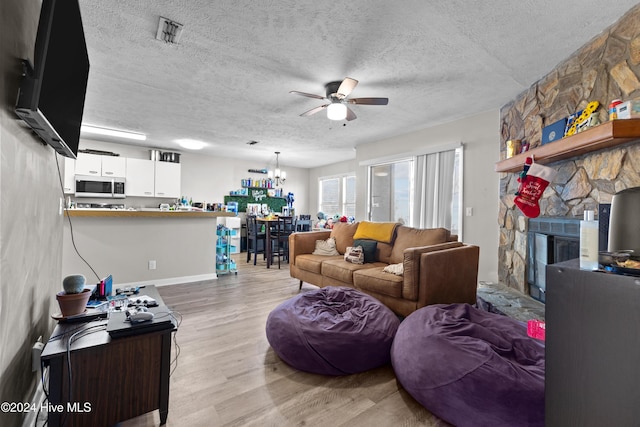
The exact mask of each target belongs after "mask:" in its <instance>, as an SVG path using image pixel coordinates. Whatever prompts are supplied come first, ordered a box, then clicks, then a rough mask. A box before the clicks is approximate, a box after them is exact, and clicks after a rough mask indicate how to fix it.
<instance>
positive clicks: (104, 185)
mask: <svg viewBox="0 0 640 427" xmlns="http://www.w3.org/2000/svg"><path fill="white" fill-rule="evenodd" d="M124 184H125V179H124V178H118V177H113V178H112V177H106V176H91V175H76V197H106V198H109V199H124V198H125V194H124Z"/></svg>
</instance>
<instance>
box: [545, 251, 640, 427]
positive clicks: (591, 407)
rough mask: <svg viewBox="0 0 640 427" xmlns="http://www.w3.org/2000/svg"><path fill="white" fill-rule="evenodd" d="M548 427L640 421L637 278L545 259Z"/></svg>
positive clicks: (639, 297)
mask: <svg viewBox="0 0 640 427" xmlns="http://www.w3.org/2000/svg"><path fill="white" fill-rule="evenodd" d="M546 297H547V301H546V310H545V318H546V378H545V406H546V416H545V418H546V423H545V424H546V426H548V427H553V426H562V427H565V426H581V427H583V426H637V425H639V424H640V278H635V277H629V276H619V275H614V274H608V273H598V272H591V271H583V270H580V268H579V261H578V260H577V259H575V260H571V261H566V262H562V263H558V264H552V265H549V266H547V293H546Z"/></svg>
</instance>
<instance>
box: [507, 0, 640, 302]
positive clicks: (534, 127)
mask: <svg viewBox="0 0 640 427" xmlns="http://www.w3.org/2000/svg"><path fill="white" fill-rule="evenodd" d="M639 78H640V6H636V7H634V8H633V9H631V10H630V11H629V12H628V13H627V14H625V15H624V16H623V17H622V18H620V20H619V21H618V22H617V23H615V24H614V25H612V26H611V27H610V28H609V29H608V30H606V31H604V32H603V33H602V34H600V35H598V36H597V37H595V38H594V39H592V40H591V41H590V42H589V43H587V44H586V45H585V46H583V47H582V48H581V49H580V50H578V51H577V52H576V53H574V54H573V55H572V56H571V57H569V58H568V59H567V60H565V61H564V62H563V63H561V64H560V65H558V66H557V67H556V68H555V69H554V70H552V71H551V72H550V73H549V74H547V75H546V76H545V77H543V78H542V79H541V80H539V81H538V82H536V83H535V84H534V85H532V86H531V88H529V89H528V90H527V91H525V92H523V93H522V94H520V95H519V96H518V97H517V98H516V99H515V100H514V101H512V102H511V103H509V104H507V105H505V106H504V107H502V109H501V111H500V124H501V158H502V159H504V158H505V157H506V151H507V150H506V141H507V140H509V139H521V140H523V142H528V143H529V144H530V146H531V148H535V147H537V146H538V145H540V140H541V136H542V128H543V127H544V126H547V125H549V124H551V123H554V122H556V121H557V120H560V119H562V118H564V117H567V116H568V115H570V114H573V113H575V112H577V111H580V110H582V109H583V108H585V107H586V105H587V104H588V103H589V102H590V101H598V102H600V105H601V106H600V108H599V109H598V110H597V112H598V117H599V119H600V121H601V122H602V123H604V122H606V121H607V120H608V114H607V106H608V105H609V102H610V101H611V100H613V99H616V98H620V99H622V100H628V99H634V98H640V80H639ZM639 141H640V139H639V140H637V141H632V142H628V143H625V144H623V145H619V146H616V147H613V148H607V149H603V150H599V151H595V152H591V153H588V154H583V155H579V156H575V157H572V158H569V159H566V160H562V161H556V162H553V163H550V164H548V165H547V166H550V167H553V168H554V169H556V171H557V175H556V177H555V179H554V180H553V182H551V183H550V184H549V186H548V187H547V189H546V190H545V192H544V194H543V195H542V197H541V199H540V211H541V214H540V217H541V218H545V217H552V218H567V219H572V220H579V219H581V217H582V215H583V212H584V210H586V209H591V210H595V211H598V207H599V205H600V204H607V203H610V202H611V199H612V197H613V195H614V194H615V193H616V192H618V191H620V190H623V189H625V188H630V187H638V186H640V142H639ZM554 143H558V141H556V142H552V143H551V144H554ZM517 177H518V173H517V172H515V173H514V172H507V173H500V202H499V203H500V209H499V215H498V223H499V226H500V242H499V254H498V256H499V264H498V276H499V280H500V283H501V284H504V285H507V286H509V287H511V288H515V289H517V290H519V291H521V292H523V293H525V294H528V293H529V289H528V288H529V286H528V284H527V274H528V271H527V268H526V265H527V257H528V250H527V248H528V247H529V246H530V243H529V235H530V233H529V219H528V218H527V217H526V216H524V215H523V214H522V212H521V211H520V210H519V209H518V208H517V206H515V204H514V198H515V192H516V190H517V188H518V182H517Z"/></svg>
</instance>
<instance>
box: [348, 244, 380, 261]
mask: <svg viewBox="0 0 640 427" xmlns="http://www.w3.org/2000/svg"><path fill="white" fill-rule="evenodd" d="M353 246H360V247H361V248H362V252H363V253H364V262H375V261H376V249H377V246H378V242H376V241H375V240H366V239H354V241H353Z"/></svg>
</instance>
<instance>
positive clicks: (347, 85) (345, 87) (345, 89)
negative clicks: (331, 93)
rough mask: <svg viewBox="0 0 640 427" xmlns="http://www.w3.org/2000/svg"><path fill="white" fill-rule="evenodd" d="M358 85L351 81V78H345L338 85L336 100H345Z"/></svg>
mask: <svg viewBox="0 0 640 427" xmlns="http://www.w3.org/2000/svg"><path fill="white" fill-rule="evenodd" d="M357 85H358V81H357V80H355V79H352V78H351V77H345V78H344V80H343V81H342V83H340V87H338V92H336V93H337V94H338V98H340V99H342V98H346V97H347V96H349V94H350V93H351V92H352V91H353V89H355V88H356V86H357Z"/></svg>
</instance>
